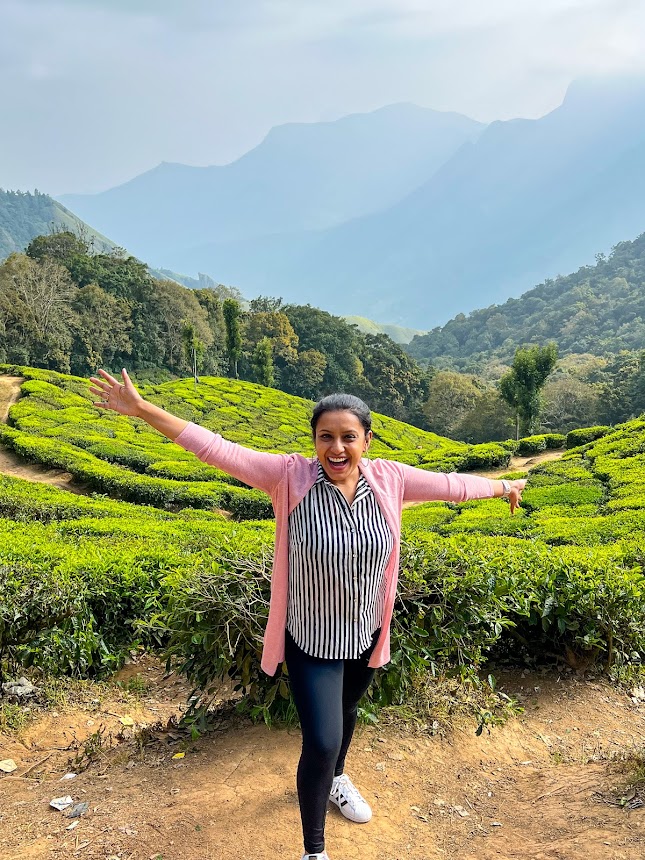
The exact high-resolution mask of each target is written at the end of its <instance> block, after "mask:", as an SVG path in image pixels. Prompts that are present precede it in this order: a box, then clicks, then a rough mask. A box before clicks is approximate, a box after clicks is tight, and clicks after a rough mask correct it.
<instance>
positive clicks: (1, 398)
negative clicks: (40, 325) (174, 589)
mask: <svg viewBox="0 0 645 860" xmlns="http://www.w3.org/2000/svg"><path fill="white" fill-rule="evenodd" d="M23 382H24V379H23V378H22V377H20V376H0V423H2V424H6V423H7V418H8V416H9V410H10V409H11V407H12V406H13V404H14V403H16V402H17V401H18V400H19V399H20V386H21V385H22V383H23ZM563 453H564V452H563V451H545V452H543V453H542V454H536V455H534V456H532V457H511V461H510V463H509V464H508V466H507V467H506V468H505V469H497V470H494V471H488V472H479V471H478V472H476V473H475V474H477V475H482V476H483V477H485V478H499V477H500V476H501V475H506V474H507V473H508V472H527V473H528V472H530V471H531V469H533V468H535V466H539V465H540V464H541V463H545V462H548V461H550V460H559V459H560V457H562V454H563ZM0 474H3V475H9V476H10V477H12V478H22V479H23V480H25V481H34V482H35V483H40V484H49V485H50V486H53V487H58V488H59V489H61V490H68V491H69V492H70V493H77V494H78V495H86V494H87V493H88V490H87V489H86V488H85V487H83V486H82V485H81V484H79V483H78V482H76V481H75V480H74V476H73V475H70V473H69V472H64V471H63V470H62V469H47V468H45V467H44V466H41V465H39V464H38V463H29V462H28V461H26V460H25V459H23V458H22V457H20V456H18V454H16V453H14V452H13V451H11V450H10V449H9V448H7V447H5V446H4V445H2V444H0ZM410 504H418V502H412V503H410ZM406 507H408V505H407V504H406Z"/></svg>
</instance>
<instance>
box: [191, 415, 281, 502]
mask: <svg viewBox="0 0 645 860" xmlns="http://www.w3.org/2000/svg"><path fill="white" fill-rule="evenodd" d="M175 442H176V443H177V444H178V445H181V447H182V448H185V449H186V451H190V452H191V453H193V454H195V455H196V456H197V457H198V458H199V459H200V460H202V461H203V462H204V463H208V465H209V466H217V468H218V469H221V470H222V471H223V472H228V474H229V475H233V477H234V478H237V479H238V480H240V481H242V482H243V483H245V484H248V485H249V486H250V487H257V489H259V490H264V492H265V493H269V495H271V494H272V492H273V490H274V488H275V487H276V485H277V484H278V482H279V481H280V479H281V478H282V476H283V475H284V472H285V469H286V468H287V461H288V460H289V455H288V454H267V453H266V452H264V451H254V450H253V449H252V448H244V447H243V446H242V445H238V444H236V443H235V442H229V441H228V440H227V439H223V438H222V437H221V436H220V435H219V433H213V432H212V431H211V430H207V429H206V428H205V427H200V426H199V425H198V424H192V423H189V424H187V425H186V427H184V429H183V430H182V431H181V433H180V434H179V436H177V438H176V439H175Z"/></svg>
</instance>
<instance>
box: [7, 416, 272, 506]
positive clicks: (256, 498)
mask: <svg viewBox="0 0 645 860" xmlns="http://www.w3.org/2000/svg"><path fill="white" fill-rule="evenodd" d="M0 441H2V442H4V444H6V445H9V446H10V447H11V448H13V450H14V451H16V453H18V454H20V455H21V456H23V457H27V458H28V459H32V460H36V461H37V462H39V463H43V464H44V465H47V466H50V467H53V468H58V469H65V470H66V471H67V472H70V473H71V474H72V475H74V477H75V478H77V479H78V480H79V481H81V482H83V483H84V484H85V485H86V486H88V487H90V488H92V489H93V490H95V491H96V492H99V493H107V494H109V495H110V496H113V497H116V498H118V499H121V500H123V501H131V502H137V503H138V504H144V505H145V504H148V505H155V506H157V507H164V506H175V505H191V506H193V507H205V508H224V509H225V510H227V511H230V513H232V514H233V515H234V516H236V517H238V518H240V519H262V518H265V517H271V516H273V508H272V506H271V501H270V499H269V498H268V496H266V495H265V494H264V493H261V492H260V491H258V490H244V489H241V488H239V487H234V486H230V485H225V484H223V483H221V482H215V481H210V482H197V481H193V482H180V481H171V480H167V479H164V478H154V477H150V476H147V475H139V474H137V473H135V472H131V471H128V470H126V469H123V468H121V467H119V466H116V465H112V464H109V463H106V462H104V461H102V460H100V459H98V458H97V457H95V456H94V455H92V454H89V453H88V452H86V451H81V450H79V449H78V448H75V447H73V446H71V445H68V444H67V443H64V442H60V441H57V440H52V439H47V438H41V437H38V436H33V435H31V434H29V433H23V432H20V431H18V430H14V429H13V428H9V427H0Z"/></svg>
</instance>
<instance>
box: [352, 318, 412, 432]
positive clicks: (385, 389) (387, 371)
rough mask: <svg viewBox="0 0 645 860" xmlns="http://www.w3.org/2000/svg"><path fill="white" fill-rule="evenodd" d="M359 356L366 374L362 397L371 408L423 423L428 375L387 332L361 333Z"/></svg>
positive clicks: (401, 419)
mask: <svg viewBox="0 0 645 860" xmlns="http://www.w3.org/2000/svg"><path fill="white" fill-rule="evenodd" d="M359 350H360V351H359V356H360V359H361V362H362V364H363V376H364V378H365V386H364V397H365V399H366V400H367V402H368V403H369V404H370V406H371V407H372V409H375V410H376V411H378V412H383V413H384V414H385V415H390V416H391V417H392V418H398V419H399V420H400V421H407V422H409V423H413V424H425V422H424V421H423V412H422V405H423V403H424V401H425V400H426V398H427V396H428V391H429V388H428V384H429V377H428V375H427V373H425V372H424V371H423V370H422V369H421V368H420V367H419V365H418V364H417V363H416V361H414V359H412V358H410V356H409V355H407V353H405V352H404V351H403V349H402V348H401V347H400V346H399V345H398V344H397V343H394V341H393V340H392V339H391V338H390V337H388V335H386V334H364V335H362V343H360V344H359Z"/></svg>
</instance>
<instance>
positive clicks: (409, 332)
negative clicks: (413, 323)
mask: <svg viewBox="0 0 645 860" xmlns="http://www.w3.org/2000/svg"><path fill="white" fill-rule="evenodd" d="M345 320H346V321H347V322H348V323H349V324H350V325H355V326H356V327H357V328H358V330H359V331H362V332H363V334H386V335H387V336H388V337H390V338H392V340H393V341H394V343H399V344H406V343H410V341H411V340H412V338H413V337H415V335H420V334H425V332H422V331H419V329H416V328H406V327H405V326H400V325H389V324H388V323H375V322H374V321H373V320H370V319H367V317H356V316H349V317H345Z"/></svg>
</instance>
